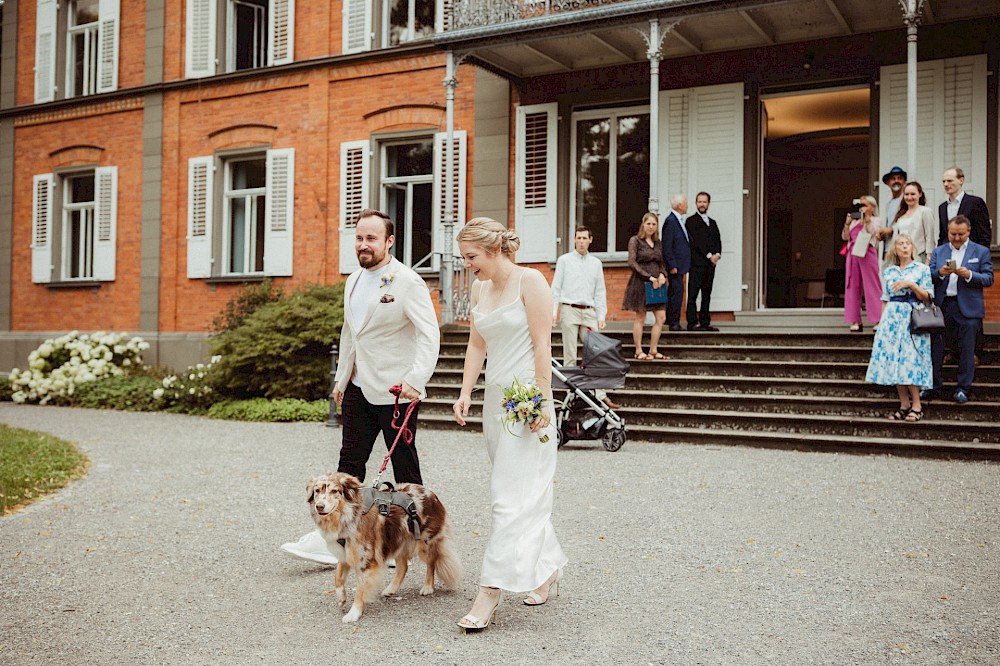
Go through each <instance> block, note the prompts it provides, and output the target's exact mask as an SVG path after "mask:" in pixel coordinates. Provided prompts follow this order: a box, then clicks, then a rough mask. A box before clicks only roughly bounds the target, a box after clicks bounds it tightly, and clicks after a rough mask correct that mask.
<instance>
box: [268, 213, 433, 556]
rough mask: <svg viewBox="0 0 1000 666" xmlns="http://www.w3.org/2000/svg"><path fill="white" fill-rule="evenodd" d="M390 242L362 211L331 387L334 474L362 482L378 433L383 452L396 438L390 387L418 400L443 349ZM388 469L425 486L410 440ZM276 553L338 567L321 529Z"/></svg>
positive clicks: (426, 301) (422, 288) (390, 234)
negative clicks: (335, 424)
mask: <svg viewBox="0 0 1000 666" xmlns="http://www.w3.org/2000/svg"><path fill="white" fill-rule="evenodd" d="M393 242H395V228H394V226H393V223H392V220H391V219H390V218H389V216H388V215H386V214H385V213H382V212H379V211H376V210H370V209H365V210H363V211H361V213H360V214H359V215H358V221H357V225H356V233H355V242H354V250H355V252H356V253H357V255H358V263H359V264H360V265H361V268H359V269H358V270H356V271H355V272H354V273H352V274H351V275H350V277H348V278H347V285H346V286H345V289H344V327H343V329H341V332H340V358H339V362H338V365H337V374H336V376H335V377H334V389H333V398H334V400H336V402H337V404H338V405H340V406H341V421H342V422H343V437H342V443H341V448H340V464H339V465H338V467H337V471H339V472H346V473H348V474H352V475H354V476H356V477H358V479H360V480H361V481H364V479H365V466H366V465H367V463H368V458H369V456H371V452H372V448H373V447H374V446H375V440H376V439H377V438H378V435H379V433H380V432H381V433H382V436H383V438H384V440H385V445H386V448H389V447H391V446H392V442H393V441H394V440H395V438H396V433H397V431H396V430H394V429H393V427H392V416H393V408H394V402H395V396H393V395H392V394H391V393H390V392H389V389H390V388H392V387H393V386H395V385H397V384H399V385H400V386H402V392H401V393H400V399H401V401H412V400H415V399H417V398H423V397H424V396H425V395H426V393H425V388H426V386H427V382H428V381H429V380H430V378H431V374H433V372H434V366H435V365H437V358H438V352H439V350H440V347H441V336H440V331H439V329H438V322H437V315H436V314H435V312H434V305H433V303H432V302H431V295H430V292H429V291H428V289H427V285H426V284H425V283H424V281H423V280H422V279H421V278H420V276H419V275H417V274H416V273H415V272H414V271H413V270H412V269H410V268H409V267H407V266H404V265H403V264H402V263H400V262H399V261H398V260H396V259H395V258H394V257H393V256H392V255H391V254H390V252H389V251H390V249H391V248H392V244H393ZM418 411H419V406H418V407H417V408H415V409H414V411H413V414H412V415H411V417H410V421H409V428H410V430H411V432H413V433H414V434H416V429H417V418H416V417H417V412H418ZM392 471H393V477H394V478H395V480H396V482H397V483H420V484H422V483H423V480H422V478H421V476H420V460H419V458H418V457H417V446H416V439H415V438H414V440H413V441H411V442H409V443H406V442H403V441H400V443H399V444H398V445H397V446H396V450H395V451H393V453H392ZM281 548H282V550H284V551H285V552H287V553H289V554H291V555H294V556H296V557H301V558H304V559H308V560H312V561H315V562H321V563H323V564H336V562H337V560H336V558H335V557H334V556H333V555H332V554H331V553H330V552H329V550H328V549H327V548H326V542H325V540H324V539H323V537H322V535H320V534H319V532H318V531H315V532H310V533H309V534H306V535H305V536H304V537H302V538H301V539H299V541H298V542H293V543H286V544H284V545H283V546H282V547H281Z"/></svg>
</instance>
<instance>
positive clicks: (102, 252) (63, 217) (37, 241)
mask: <svg viewBox="0 0 1000 666" xmlns="http://www.w3.org/2000/svg"><path fill="white" fill-rule="evenodd" d="M33 186H34V187H33V192H32V234H31V250H32V252H31V275H32V281H34V282H37V283H47V282H73V281H97V280H102V281H106V280H114V279H115V236H116V227H117V200H118V169H117V167H96V168H89V169H78V170H73V171H68V172H62V173H48V174H40V175H37V176H35V177H34V179H33Z"/></svg>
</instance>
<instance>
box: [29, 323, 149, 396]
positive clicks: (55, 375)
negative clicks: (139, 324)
mask: <svg viewBox="0 0 1000 666" xmlns="http://www.w3.org/2000/svg"><path fill="white" fill-rule="evenodd" d="M146 349H149V343H148V342H146V341H145V340H143V339H142V338H140V337H137V336H136V337H131V338H130V337H129V336H128V335H126V334H125V333H105V332H103V331H99V332H97V333H80V332H79V331H72V332H71V333H67V334H66V335H63V336H61V337H58V338H56V339H54V340H46V341H45V342H43V343H42V344H41V345H39V346H38V349H36V350H34V351H33V352H31V353H30V354H28V367H27V368H26V369H24V370H20V369H18V368H14V369H13V370H11V371H10V384H11V390H12V391H13V395H12V396H11V399H12V400H13V401H14V402H37V403H39V404H42V405H44V404H47V403H48V402H50V401H52V400H53V399H57V398H60V397H69V396H72V395H73V393H74V392H75V391H76V387H77V386H79V385H80V384H84V383H86V382H92V381H94V380H97V379H101V378H103V377H116V376H119V375H123V374H125V372H126V371H127V370H128V369H129V368H130V367H136V368H141V367H142V365H143V364H142V352H143V351H145V350H146Z"/></svg>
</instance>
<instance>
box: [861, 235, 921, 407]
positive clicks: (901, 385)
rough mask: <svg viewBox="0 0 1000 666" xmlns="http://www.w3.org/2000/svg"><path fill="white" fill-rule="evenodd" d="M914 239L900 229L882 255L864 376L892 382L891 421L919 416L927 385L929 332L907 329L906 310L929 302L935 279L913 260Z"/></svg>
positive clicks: (872, 381) (907, 314)
mask: <svg viewBox="0 0 1000 666" xmlns="http://www.w3.org/2000/svg"><path fill="white" fill-rule="evenodd" d="M913 250H914V243H913V239H912V238H910V237H909V236H907V235H905V234H900V235H899V236H897V237H896V239H895V240H894V241H893V243H892V245H891V246H890V248H889V253H888V255H887V256H886V261H887V264H888V266H887V267H886V269H885V271H883V273H882V284H883V285H885V286H884V287H883V288H882V317H881V318H880V321H879V325H878V330H877V331H876V332H875V343H874V344H873V345H872V354H871V360H870V361H869V362H868V373H867V374H866V375H865V381H867V382H871V383H873V384H883V385H887V386H888V385H895V386H896V391H897V392H898V393H899V409H897V410H896V411H895V412H893V414H892V415H891V416H889V418H890V419H891V420H894V421H901V420H905V421H911V422H915V421H919V420H920V419H922V418H923V416H924V410H923V408H922V407H921V405H920V389H921V388H928V389H929V388H931V384H932V381H931V372H932V368H931V336H930V334H928V333H910V312H911V311H912V309H913V307H914V306H915V305H916V304H917V303H918V302H921V301H922V302H923V303H925V304H926V303H930V302H931V300H932V299H933V298H934V284H933V283H932V282H931V273H930V270H929V269H928V268H927V266H926V264H923V263H922V262H919V261H914V260H913Z"/></svg>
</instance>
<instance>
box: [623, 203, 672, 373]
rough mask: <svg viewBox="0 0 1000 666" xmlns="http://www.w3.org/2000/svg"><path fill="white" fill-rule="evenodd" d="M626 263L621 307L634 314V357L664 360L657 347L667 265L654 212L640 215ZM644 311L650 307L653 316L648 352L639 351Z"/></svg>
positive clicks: (664, 312) (664, 306)
mask: <svg viewBox="0 0 1000 666" xmlns="http://www.w3.org/2000/svg"><path fill="white" fill-rule="evenodd" d="M628 265H629V268H631V269H632V275H630V276H629V279H628V284H626V285H625V297H624V299H623V301H622V309H623V310H630V311H632V312H635V317H634V318H633V319H632V341H633V342H635V358H636V359H637V360H639V361H649V360H654V359H656V360H665V359H667V358H668V357H667V356H664V355H663V354H661V353H660V352H659V351H657V349H656V346H657V345H658V344H659V342H660V332H661V331H662V330H663V322H664V321H666V319H667V298H666V296H667V288H666V284H667V266H666V264H665V263H664V262H663V246H662V245H661V244H660V223H659V219H658V218H657V217H656V213H646V214H645V215H643V216H642V223H641V224H640V225H639V233H637V234H636V235H635V236H632V238H630V239H629V241H628ZM647 291H648V292H649V293H648V294H647ZM647 311H652V313H653V317H654V319H653V328H652V330H651V331H650V334H649V353H648V354H646V353H643V351H642V329H643V326H645V322H646V312H647Z"/></svg>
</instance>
